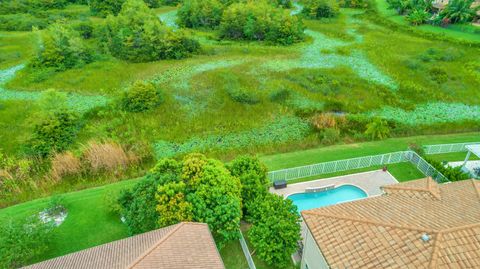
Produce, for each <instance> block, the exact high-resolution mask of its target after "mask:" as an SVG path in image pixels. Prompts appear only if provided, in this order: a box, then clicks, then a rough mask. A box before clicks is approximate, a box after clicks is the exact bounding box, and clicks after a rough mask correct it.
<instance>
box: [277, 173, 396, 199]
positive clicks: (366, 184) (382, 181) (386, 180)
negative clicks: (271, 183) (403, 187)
mask: <svg viewBox="0 0 480 269" xmlns="http://www.w3.org/2000/svg"><path fill="white" fill-rule="evenodd" d="M396 183H398V181H397V180H396V179H395V178H394V177H393V176H392V175H391V174H390V173H389V172H388V171H387V172H383V171H382V170H377V171H371V172H364V173H358V174H351V175H347V176H339V177H331V178H324V179H318V180H313V181H307V182H301V183H293V184H289V185H288V187H286V188H284V189H279V190H276V189H274V188H273V187H271V188H270V192H271V193H275V194H278V195H282V196H283V197H287V196H289V195H290V194H294V193H299V192H305V189H306V188H311V187H325V186H328V185H332V184H333V185H335V187H338V186H341V185H346V184H349V185H354V186H357V187H359V188H361V189H362V190H364V191H365V192H366V193H367V195H368V196H376V195H381V194H382V190H381V189H380V187H381V186H385V185H391V184H396Z"/></svg>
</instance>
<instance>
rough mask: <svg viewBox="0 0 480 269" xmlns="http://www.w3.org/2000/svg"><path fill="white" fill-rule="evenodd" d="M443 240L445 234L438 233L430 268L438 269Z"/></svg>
mask: <svg viewBox="0 0 480 269" xmlns="http://www.w3.org/2000/svg"><path fill="white" fill-rule="evenodd" d="M442 240H443V233H441V232H439V233H437V237H436V239H435V242H434V243H433V249H432V255H431V256H430V262H429V263H428V268H430V269H434V268H437V261H438V254H439V252H440V247H441V242H442Z"/></svg>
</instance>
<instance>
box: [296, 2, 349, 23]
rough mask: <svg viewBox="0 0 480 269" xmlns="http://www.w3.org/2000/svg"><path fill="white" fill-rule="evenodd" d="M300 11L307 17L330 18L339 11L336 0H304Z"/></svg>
mask: <svg viewBox="0 0 480 269" xmlns="http://www.w3.org/2000/svg"><path fill="white" fill-rule="evenodd" d="M302 13H303V14H304V15H305V16H307V17H308V18H312V19H320V18H332V17H336V16H337V15H338V14H339V13H340V8H339V5H338V2H337V0H305V1H304V7H303V10H302Z"/></svg>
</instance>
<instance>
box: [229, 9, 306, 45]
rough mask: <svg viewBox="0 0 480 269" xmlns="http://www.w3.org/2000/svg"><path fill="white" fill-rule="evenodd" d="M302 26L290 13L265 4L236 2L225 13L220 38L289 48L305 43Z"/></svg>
mask: <svg viewBox="0 0 480 269" xmlns="http://www.w3.org/2000/svg"><path fill="white" fill-rule="evenodd" d="M303 30H304V28H303V24H302V21H301V20H300V19H299V18H298V17H296V16H290V14H289V12H288V11H286V10H282V9H279V8H275V7H273V6H271V5H270V4H268V3H267V2H265V1H260V2H247V3H237V4H232V5H230V6H229V7H228V8H227V9H226V10H225V12H224V14H223V17H222V21H221V23H220V36H221V37H222V38H226V39H233V40H242V39H243V40H256V41H262V40H265V41H268V42H271V43H276V44H282V45H290V44H293V43H296V42H299V41H301V40H303Z"/></svg>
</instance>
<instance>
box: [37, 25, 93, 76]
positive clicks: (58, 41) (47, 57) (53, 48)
mask: <svg viewBox="0 0 480 269" xmlns="http://www.w3.org/2000/svg"><path fill="white" fill-rule="evenodd" d="M92 60H93V59H92V55H91V52H90V51H89V50H88V49H87V48H86V47H85V46H84V45H83V43H82V40H81V38H80V35H79V34H78V32H76V31H74V30H73V29H71V28H70V27H68V26H63V25H61V24H59V23H57V24H53V25H51V26H49V27H48V28H47V31H46V34H45V36H44V40H43V46H42V48H41V49H40V51H39V53H38V55H37V56H36V58H35V59H34V60H33V61H32V64H31V65H32V66H33V67H39V68H45V67H47V68H54V69H55V70H65V69H69V68H73V67H77V66H81V65H83V64H85V63H89V62H91V61H92Z"/></svg>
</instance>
